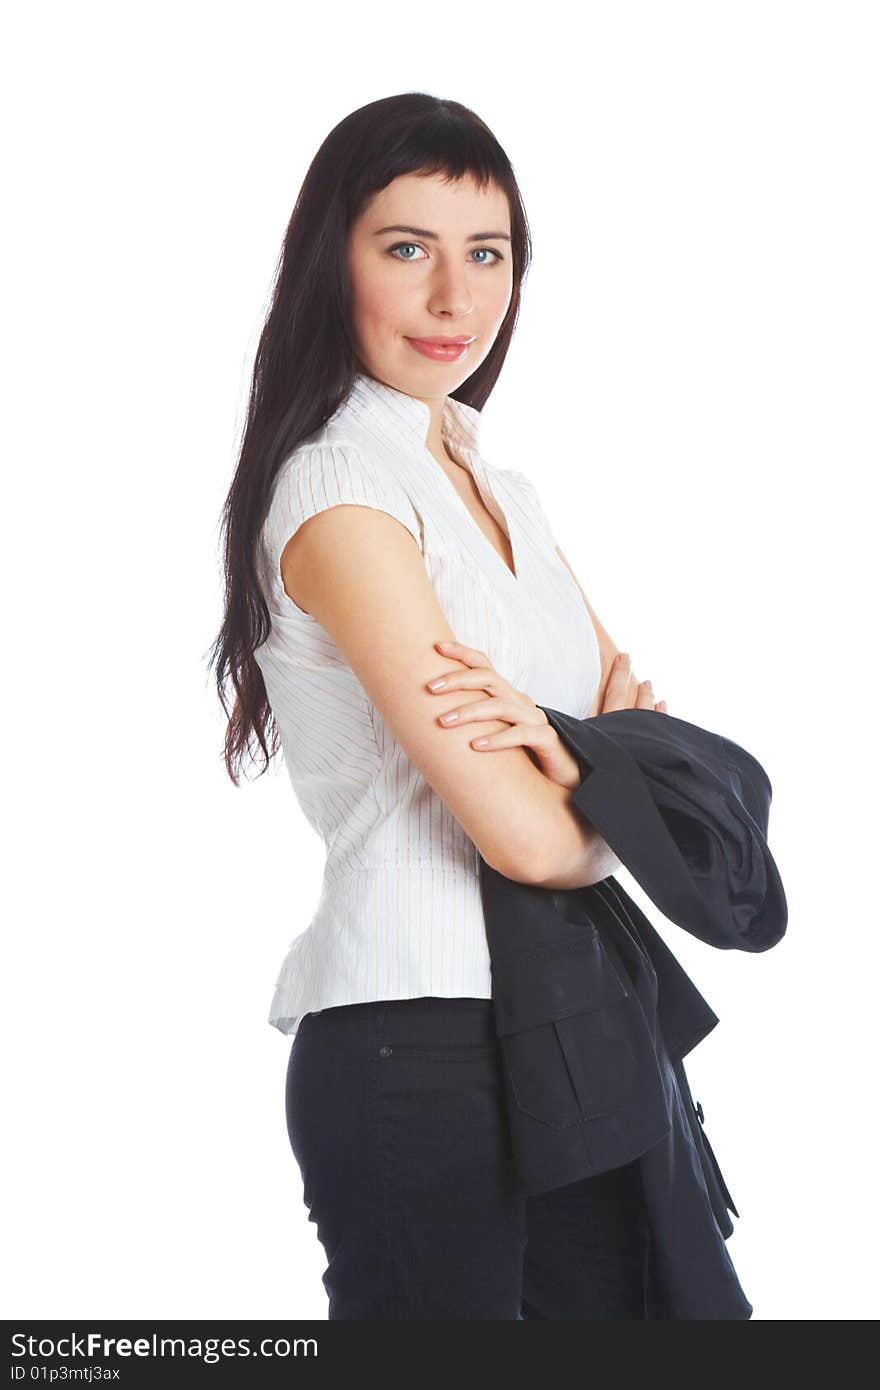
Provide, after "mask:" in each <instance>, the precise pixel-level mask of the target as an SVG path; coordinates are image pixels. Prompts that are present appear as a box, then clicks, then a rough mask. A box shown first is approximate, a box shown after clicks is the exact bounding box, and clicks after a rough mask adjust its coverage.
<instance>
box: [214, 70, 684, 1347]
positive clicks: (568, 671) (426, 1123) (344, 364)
mask: <svg viewBox="0 0 880 1390" xmlns="http://www.w3.org/2000/svg"><path fill="white" fill-rule="evenodd" d="M529 255H530V247H529V236H528V227H527V222H526V217H525V213H524V210H523V206H522V201H521V198H520V194H519V190H518V188H517V184H516V181H515V178H514V175H513V171H512V168H511V165H510V163H509V161H508V159H507V157H506V155H505V153H504V151H503V150H502V149H501V147H500V145H499V144H498V142H497V140H496V139H495V138H494V136H493V135H492V134H491V132H490V131H489V130H488V129H487V127H486V126H485V125H484V124H483V122H482V121H480V120H479V118H478V117H477V116H475V115H474V114H473V112H471V111H469V110H468V109H467V108H465V107H463V106H461V105H459V104H458V103H456V102H452V101H445V100H440V99H438V98H435V97H432V96H429V95H425V94H422V93H406V94H403V95H400V96H395V97H390V98H388V99H386V100H382V101H376V102H373V103H371V104H370V105H368V106H365V107H363V108H362V109H361V110H358V111H355V112H354V113H353V114H352V115H350V116H348V117H347V118H346V119H345V120H343V121H342V122H341V123H340V125H339V126H337V127H336V129H334V130H333V131H332V132H331V133H330V135H329V136H328V137H327V139H326V140H325V142H324V144H323V145H322V146H321V148H320V150H319V151H318V153H317V155H316V156H315V159H314V160H313V162H312V164H311V167H310V168H309V170H308V173H307V175H306V178H305V181H304V183H303V186H302V189H301V191H300V195H299V198H298V200H297V203H296V207H295V209H294V212H293V216H292V218H291V222H290V226H289V228H288V231H287V235H286V239H285V243H284V248H283V253H282V257H281V262H280V266H279V271H278V276H277V283H276V288H275V293H274V299H273V303H272V306H271V310H270V313H269V316H268V319H267V322H266V325H265V329H264V331H263V334H262V338H261V341H260V344H259V348H258V352H257V358H256V365H255V370H254V376H253V386H252V391H251V397H250V405H249V412H248V418H247V423H246V428H245V432H244V438H243V443H242V448H241V456H240V461H239V464H238V468H237V471H236V474H235V478H234V481H233V484H232V487H231V490H230V493H229V497H228V499H227V504H226V512H225V562H226V583H227V591H226V614H225V620H224V624H223V627H222V630H221V633H220V635H219V637H218V639H217V643H216V650H215V659H216V663H217V682H218V689H219V692H220V697H221V699H222V700H223V703H224V708H225V709H226V710H227V713H228V712H229V705H228V702H227V701H226V699H225V695H224V686H225V684H226V682H227V681H228V680H229V681H231V683H232V685H233V687H234V691H235V702H234V707H233V708H232V711H231V714H230V718H229V727H228V734H227V740H226V763H227V767H228V769H229V773H230V776H231V777H232V779H233V781H236V782H237V780H238V775H239V771H240V764H241V762H242V760H243V757H244V754H245V753H246V751H247V750H248V747H249V745H250V743H251V741H252V740H256V742H257V743H258V744H259V746H260V748H261V750H262V753H263V756H264V759H265V765H266V766H268V762H269V760H270V758H271V756H272V755H273V754H274V753H275V752H276V751H277V748H278V746H279V744H280V747H281V750H282V752H283V755H284V760H285V764H286V766H287V769H288V772H289V775H290V778H291V782H292V784H293V788H294V791H295V793H296V795H297V798H298V800H299V803H300V805H301V807H302V809H303V811H304V812H305V814H306V816H307V817H308V819H309V821H310V823H311V824H312V826H313V827H314V828H315V830H316V831H317V832H318V833H319V834H320V835H321V837H322V839H323V841H324V843H325V847H326V850H327V859H326V867H325V873H324V881H323V890H322V893H321V898H320V902H319V903H318V906H317V910H316V912H315V914H314V916H313V918H312V920H311V922H310V924H309V925H308V927H307V929H306V930H305V931H300V934H299V935H297V936H296V938H295V939H294V941H293V942H292V944H291V946H290V949H289V951H288V953H287V956H286V959H285V961H284V963H283V966H282V968H281V972H280V974H279V976H278V979H277V983H276V987H275V992H274V996H273V999H272V1005H271V1012H270V1022H271V1023H272V1024H273V1025H274V1026H275V1027H277V1028H278V1029H279V1030H280V1031H281V1032H282V1033H284V1034H286V1035H290V1036H291V1038H292V1042H291V1050H290V1056H289V1064H288V1070H287V1078H286V1114H287V1123H288V1132H289V1136H290V1142H291V1145H292V1148H293V1152H294V1154H295V1157H296V1159H297V1162H298V1164H299V1167H300V1171H301V1174H302V1178H303V1185H304V1200H305V1203H306V1205H307V1207H308V1209H309V1213H310V1219H311V1220H313V1221H314V1222H315V1223H316V1225H317V1232H318V1237H319V1239H320V1240H321V1242H322V1244H323V1247H324V1250H325V1252H326V1255H327V1261H328V1263H327V1268H326V1271H325V1273H324V1276H323V1282H324V1285H325V1288H326V1290H327V1293H328V1295H329V1316H330V1318H336V1319H342V1318H347V1319H354V1318H360V1319H403V1318H422V1319H424V1318H428V1319H440V1318H442V1319H459V1318H466V1319H468V1318H483V1319H487V1318H502V1319H517V1318H520V1317H535V1318H557V1319H562V1318H578V1319H583V1318H603V1319H604V1318H643V1317H644V1316H645V1303H644V1279H645V1257H646V1231H645V1227H644V1222H643V1217H642V1208H641V1192H640V1188H639V1186H638V1174H637V1169H636V1167H635V1165H627V1166H626V1167H623V1168H619V1169H615V1170H613V1171H611V1172H608V1173H605V1174H602V1175H600V1176H598V1177H594V1178H591V1179H589V1180H586V1181H583V1182H580V1183H577V1184H574V1185H572V1186H571V1187H565V1188H561V1189H557V1190H555V1191H553V1192H549V1193H546V1194H543V1195H541V1196H540V1197H535V1196H531V1197H527V1196H526V1195H525V1194H524V1193H523V1192H522V1190H521V1189H520V1188H519V1186H518V1184H517V1181H516V1174H515V1171H514V1169H513V1163H512V1154H511V1150H510V1145H509V1139H508V1133H507V1129H506V1122H505V1112H504V1088H503V1077H502V1073H501V1054H500V1049H499V1046H498V1043H497V1039H496V1036H495V1032H494V1027H493V1015H492V1008H493V1005H492V998H491V996H492V981H491V973H490V959H489V954H488V950H487V946H486V938H485V929H484V921H483V915H482V908H481V901H480V888H479V872H478V851H479V854H482V856H483V857H484V858H485V860H486V861H487V863H489V864H491V865H492V866H493V867H494V868H496V869H498V870H499V871H500V872H502V873H504V874H506V875H508V876H509V877H511V878H513V879H516V880H517V881H520V882H524V883H534V884H541V885H545V886H550V887H552V886H557V887H569V886H578V885H581V884H589V883H593V882H596V881H598V880H599V879H601V878H604V877H606V876H607V875H608V874H609V873H611V872H613V871H614V869H616V868H618V867H619V864H618V861H617V860H616V859H615V858H614V856H613V855H612V853H611V851H610V850H609V848H608V846H607V845H606V844H605V843H604V842H603V841H602V840H601V839H599V838H598V837H597V836H596V834H595V832H594V831H593V830H592V828H591V827H590V826H589V825H588V824H587V823H586V822H585V821H584V819H583V818H582V817H581V816H579V815H578V814H577V813H575V812H573V811H572V810H571V809H570V808H569V804H568V803H569V793H570V790H571V788H572V787H573V786H575V785H577V782H578V768H577V765H576V763H575V762H574V760H573V759H572V758H571V756H570V755H569V754H568V753H567V751H566V750H565V748H564V747H563V745H562V744H561V742H560V740H559V738H558V735H557V734H556V732H555V730H553V729H552V727H551V726H550V725H549V724H548V722H547V720H546V717H545V715H544V713H543V711H542V710H540V709H538V708H537V707H536V706H537V704H538V703H541V704H545V705H548V706H550V707H551V708H556V709H561V710H563V711H566V712H569V713H572V714H574V715H576V716H578V717H585V716H587V715H592V714H597V713H599V712H602V711H605V710H608V709H619V708H623V707H631V706H633V705H639V706H642V707H647V708H653V709H658V710H660V711H663V710H664V709H665V704H664V703H663V702H662V701H661V702H659V703H656V702H655V701H654V698H653V695H652V692H651V689H650V683H649V682H647V681H643V682H641V683H639V682H637V681H636V678H635V676H634V675H633V674H632V672H631V670H630V668H629V662H628V658H627V657H625V656H623V655H621V654H620V653H619V652H618V651H617V648H616V647H615V645H614V643H613V642H612V641H611V639H610V637H609V636H608V634H607V633H606V631H605V630H604V628H603V627H602V625H601V623H600V622H599V621H598V619H597V618H596V615H595V614H594V613H593V612H592V610H591V608H590V606H589V604H588V603H587V600H586V597H585V596H584V594H583V591H582V590H581V589H580V587H579V585H578V584H577V581H576V580H575V578H574V576H573V574H572V573H571V571H570V569H569V568H568V566H567V564H566V562H565V560H564V558H563V556H562V554H561V552H560V551H559V549H558V548H557V546H556V544H555V540H554V536H553V532H552V529H551V526H550V524H549V522H548V520H547V518H546V516H545V514H544V512H543V510H542V507H541V503H540V501H539V498H538V495H537V493H536V490H535V488H534V486H533V484H532V483H531V481H530V480H529V478H528V477H527V475H526V474H525V473H524V472H521V471H519V470H516V469H511V468H509V467H499V466H495V465H493V464H489V463H488V462H487V461H486V460H485V459H484V458H483V456H482V454H481V452H480V423H481V415H480V412H481V409H482V407H483V406H484V404H485V402H486V401H487V400H488V398H489V396H490V395H491V392H492V388H493V386H494V384H495V381H496V380H497V377H498V374H499V372H500V370H501V367H502V365H503V362H504V359H505V357H506V355H507V350H508V347H509V345H510V341H511V338H512V335H513V329H514V325H515V322H516V318H517V312H518V308H519V300H520V291H521V286H522V283H523V279H524V276H525V274H526V270H527V267H528V262H529ZM545 408H546V406H545V404H543V403H542V404H538V403H537V402H535V403H534V404H530V403H529V402H524V404H523V411H524V414H525V415H526V416H528V414H529V413H530V411H532V410H533V411H534V414H535V417H536V418H538V417H539V415H540V412H541V411H542V410H543V409H545ZM270 725H271V726H272V728H273V737H272V743H271V748H269V747H267V731H268V729H269V726H270ZM480 738H482V739H483V740H484V742H483V745H482V746H480V744H479V743H478V740H479V739H480ZM264 770H265V768H264ZM291 887H292V890H293V892H294V893H295V891H296V887H295V884H292V885H291Z"/></svg>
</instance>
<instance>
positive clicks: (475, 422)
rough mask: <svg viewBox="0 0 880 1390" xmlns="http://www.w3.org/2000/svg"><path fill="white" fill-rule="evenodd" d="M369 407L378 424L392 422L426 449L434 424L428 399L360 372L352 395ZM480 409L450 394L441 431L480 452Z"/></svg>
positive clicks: (459, 443)
mask: <svg viewBox="0 0 880 1390" xmlns="http://www.w3.org/2000/svg"><path fill="white" fill-rule="evenodd" d="M349 400H354V401H355V402H356V403H357V405H358V406H359V407H360V408H361V409H363V410H365V411H366V412H367V413H368V414H369V415H370V416H371V417H372V418H373V419H374V420H376V422H377V423H380V424H386V425H390V426H391V427H392V428H396V429H397V430H403V431H404V433H406V434H407V435H408V436H409V437H410V438H411V439H412V440H413V441H414V442H416V443H418V444H419V445H420V446H421V447H422V448H425V447H426V445H427V439H428V429H429V428H430V424H431V411H430V409H429V408H428V406H427V405H426V404H425V402H424V401H420V400H418V398H417V397H416V396H410V395H407V393H406V392H405V391H398V390H397V388H396V387H394V386H389V385H388V384H387V383H386V382H384V381H379V380H377V378H376V377H372V376H368V375H367V374H366V372H359V373H358V374H357V376H356V377H355V381H354V385H353V387H352V390H351V394H350V396H349ZM480 425H481V416H480V412H479V410H477V409H476V408H475V407H474V406H472V405H466V404H465V402H464V401H457V400H454V399H453V397H452V396H447V397H446V402H445V404H444V407H443V417H442V420H441V425H440V430H441V434H442V436H443V438H444V439H445V440H449V441H450V442H451V443H452V444H453V445H458V447H459V448H460V449H463V450H464V451H465V452H466V453H474V454H479V450H480Z"/></svg>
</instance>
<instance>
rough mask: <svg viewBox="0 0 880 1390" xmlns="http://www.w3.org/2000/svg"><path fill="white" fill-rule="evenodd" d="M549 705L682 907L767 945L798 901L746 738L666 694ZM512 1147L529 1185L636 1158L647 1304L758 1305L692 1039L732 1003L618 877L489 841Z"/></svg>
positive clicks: (733, 944) (490, 915) (739, 944)
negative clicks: (516, 858) (544, 871)
mask: <svg viewBox="0 0 880 1390" xmlns="http://www.w3.org/2000/svg"><path fill="white" fill-rule="evenodd" d="M541 708H543V709H544V712H545V714H546V715H547V718H548V719H549V721H550V723H551V724H552V725H553V727H554V728H555V729H556V731H557V733H558V734H559V736H560V738H561V739H562V740H563V742H564V743H565V745H566V747H567V748H568V749H569V751H570V752H571V753H572V755H573V756H574V757H575V758H576V759H577V761H578V764H579V766H580V769H581V772H582V774H583V779H582V781H581V782H580V784H579V785H578V786H577V787H576V788H575V789H574V790H573V792H572V794H571V800H572V804H573V805H574V806H575V807H576V808H577V809H578V810H579V811H580V812H581V813H582V814H583V815H584V816H585V817H586V818H587V819H588V821H589V822H590V823H591V824H592V825H593V826H594V827H595V828H596V830H597V831H598V832H599V834H600V835H601V836H602V837H603V839H605V840H606V841H607V843H608V844H609V845H610V847H611V849H612V850H613V851H614V853H615V855H616V856H617V858H618V859H619V860H620V861H621V863H622V864H623V865H624V866H625V867H626V868H627V869H628V871H629V872H630V873H631V874H632V875H633V878H634V879H635V880H636V882H637V883H638V884H639V886H640V887H641V888H642V889H643V890H644V892H645V893H646V894H647V895H648V897H649V898H650V899H651V901H652V902H653V903H654V904H655V905H656V906H657V907H658V908H659V909H660V911H661V912H662V913H663V914H664V915H665V916H666V917H668V918H669V920H670V921H672V922H674V923H676V924H677V925H678V926H680V927H683V928H684V929H685V930H686V931H689V932H691V933H692V934H693V935H695V936H697V937H699V938H700V939H701V940H702V941H704V942H707V943H708V944H709V945H712V946H717V947H719V948H721V949H731V948H732V949H737V950H743V951H764V950H767V949H768V948H769V947H771V946H774V945H775V944H776V943H777V942H778V941H779V940H780V939H781V937H782V936H783V935H784V933H785V928H786V922H787V907H786V901H785V894H784V891H783V887H782V882H781V879H780V876H779V873H778V871H777V868H776V865H775V863H774V861H773V858H772V856H771V854H770V851H769V849H768V847H767V839H766V836H767V822H768V815H769V808H770V799H771V794H772V790H771V785H770V781H769V779H768V777H767V774H766V773H765V771H764V769H763V768H762V767H761V765H760V763H758V761H757V760H756V759H755V758H754V757H753V756H752V755H751V754H750V753H748V752H747V751H746V750H745V749H744V748H742V747H740V746H739V745H738V744H736V743H734V742H732V741H731V740H730V739H727V738H724V737H722V736H721V735H719V734H715V733H711V732H710V731H709V730H707V729H703V728H701V727H700V726H699V725H696V724H690V723H688V722H687V721H686V720H683V719H677V718H675V717H674V716H672V715H669V714H659V713H657V712H656V711H654V710H647V709H625V710H617V711H613V712H609V713H607V714H600V715H597V716H595V717H594V718H592V719H576V718H574V717H572V716H571V715H567V714H562V713H560V712H559V711H558V710H552V709H548V708H546V707H545V706H541ZM480 886H481V893H482V901H483V908H484V914H485V920H486V933H487V940H488V946H489V953H490V956H491V962H492V998H493V1001H494V1016H495V1025H496V1030H497V1033H498V1037H499V1044H500V1048H501V1054H502V1060H503V1071H504V1078H505V1091H506V1097H507V1108H508V1115H509V1122H510V1135H511V1142H512V1148H513V1155H514V1159H515V1162H516V1165H517V1169H518V1172H519V1174H520V1177H521V1180H522V1183H523V1186H524V1188H525V1190H526V1191H527V1192H529V1193H537V1192H545V1191H549V1190H550V1189H552V1188H556V1187H561V1186H564V1185H566V1184H568V1183H572V1182H576V1181H577V1180H578V1179H580V1178H583V1177H588V1176H591V1175H593V1174H596V1173H601V1172H604V1171H605V1170H607V1169H609V1168H614V1167H618V1166H620V1165H621V1164H624V1163H628V1162H630V1161H633V1160H638V1166H639V1171H640V1174H641V1179H642V1189H643V1193H644V1198H645V1205H646V1213H647V1216H648V1224H649V1230H650V1233H651V1256H650V1275H649V1289H648V1293H649V1309H650V1312H649V1316H651V1317H657V1318H674V1319H729V1318H749V1317H751V1315H752V1312H753V1308H752V1304H751V1303H750V1302H749V1300H748V1299H747V1298H746V1295H745V1293H744V1292H743V1289H742V1287H741V1285H740V1283H739V1280H738V1278H737V1275H736V1272H735V1270H734V1268H733V1265H732V1263H731V1260H730V1257H729V1255H728V1252H727V1248H726V1245H725V1241H726V1240H727V1238H728V1236H730V1235H731V1234H732V1232H733V1223H732V1221H731V1219H730V1215H729V1212H733V1213H734V1215H736V1216H738V1215H739V1213H738V1211H737V1210H736V1207H735V1206H734V1204H733V1199H732V1197H731V1195H730V1192H729V1190H728V1188H727V1185H726V1183H725V1181H724V1178H723V1176H722V1174H721V1170H720V1168H719V1166H718V1162H717V1160H716V1158H715V1154H714V1152H713V1150H712V1148H711V1145H710V1144H709V1140H708V1137H707V1135H706V1132H705V1128H704V1126H703V1109H702V1106H701V1105H699V1104H697V1105H695V1104H694V1101H693V1097H692V1095H691V1091H690V1087H689V1085H688V1080H687V1077H686V1075H685V1071H684V1064H683V1061H682V1059H683V1057H685V1056H686V1054H687V1053H688V1052H690V1050H691V1049H692V1048H693V1047H695V1046H696V1044H697V1043H698V1042H700V1041H701V1039H702V1038H704V1037H705V1036H706V1034H707V1033H709V1032H710V1030H711V1029H712V1028H714V1027H715V1025H716V1023H717V1022H718V1017H717V1015H716V1014H715V1013H714V1012H713V1011H712V1009H711V1008H710V1007H709V1005H708V1004H707V1002H706V1000H705V999H704V998H703V997H702V995H701V994H700V993H699V991H698V990H697V988H696V987H695V985H694V984H693V983H692V982H691V980H690V979H689V978H688V976H687V975H686V973H685V971H684V970H683V969H682V967H681V966H680V965H679V963H678V961H677V960H676V958H675V956H674V955H673V953H672V952H671V951H670V949H669V947H668V946H667V945H666V944H665V943H664V941H663V940H662V938H661V937H660V936H659V934H658V933H657V932H656V931H655V929H654V928H653V927H652V926H651V924H650V922H649V921H648V919H647V918H646V917H645V915H644V913H643V912H642V911H641V910H640V908H639V907H638V905H637V904H636V903H635V902H634V901H633V900H632V898H630V897H629V895H628V894H627V893H626V892H625V891H624V889H623V888H622V887H621V885H620V884H619V883H618V882H617V881H616V879H615V878H614V877H613V876H609V877H608V878H606V879H604V880H602V881H601V882H599V883H596V884H593V885H592V886H590V887H586V888H578V889H568V890H558V889H548V888H537V887H532V886H530V885H527V884H522V883H517V882H515V881H514V880H512V879H509V878H507V877H505V876H504V875H503V874H500V873H498V872H497V870H494V869H492V868H491V867H490V866H489V865H488V864H487V863H486V862H485V860H483V859H482V857H480Z"/></svg>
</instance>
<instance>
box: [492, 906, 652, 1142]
mask: <svg viewBox="0 0 880 1390" xmlns="http://www.w3.org/2000/svg"><path fill="white" fill-rule="evenodd" d="M493 975H494V977H495V996H494V997H495V1013H496V1026H497V1030H498V1033H499V1035H500V1038H501V1049H502V1058H503V1064H504V1072H505V1078H506V1082H507V1087H508V1093H509V1096H510V1098H511V1100H512V1101H513V1104H514V1105H515V1106H516V1108H517V1109H518V1110H520V1111H522V1112H523V1113H524V1114H526V1115H529V1116H531V1118H532V1119H535V1120H538V1121H539V1122H540V1123H541V1124H545V1125H550V1126H552V1127H554V1128H565V1127H567V1126H569V1125H576V1124H581V1123H582V1122H583V1121H584V1120H589V1119H594V1118H596V1117H597V1116H599V1115H604V1114H609V1113H612V1112H613V1111H615V1110H617V1109H618V1108H619V1107H620V1106H621V1105H622V1104H623V1103H624V1101H625V1100H626V1099H627V1098H628V1096H629V1095H630V1094H631V1092H632V1089H633V1086H634V1084H635V1081H636V1076H637V1070H638V1067H637V1052H636V1048H635V1047H634V1044H633V1037H632V1029H633V1027H638V1026H639V1020H641V1017H642V1016H641V1009H640V1006H639V1004H638V1001H637V1000H636V999H635V998H634V996H632V995H631V994H630V992H629V991H628V989H627V987H626V985H625V983H624V978H623V973H622V968H619V967H617V966H615V963H614V961H613V959H612V956H611V954H610V953H609V951H608V950H607V949H606V947H605V945H604V943H603V942H602V939H601V937H600V936H599V934H598V932H597V931H596V929H595V928H592V929H591V928H590V927H588V926H584V927H583V928H582V934H581V935H579V936H578V937H576V938H572V937H567V938H565V939H563V940H559V941H556V942H551V943H549V944H547V945H544V946H540V947H535V948H534V949H532V950H528V951H523V952H519V953H517V955H516V956H515V957H510V956H508V957H501V958H500V959H496V960H495V961H493Z"/></svg>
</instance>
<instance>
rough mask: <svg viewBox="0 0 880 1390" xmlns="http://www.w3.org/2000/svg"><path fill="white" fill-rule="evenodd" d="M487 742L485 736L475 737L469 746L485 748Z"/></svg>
mask: <svg viewBox="0 0 880 1390" xmlns="http://www.w3.org/2000/svg"><path fill="white" fill-rule="evenodd" d="M488 742H489V740H488V739H487V738H475V739H474V741H473V744H472V745H471V746H472V747H473V748H485V747H486V744H487V743H488Z"/></svg>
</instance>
